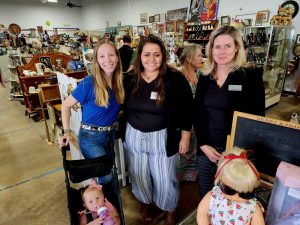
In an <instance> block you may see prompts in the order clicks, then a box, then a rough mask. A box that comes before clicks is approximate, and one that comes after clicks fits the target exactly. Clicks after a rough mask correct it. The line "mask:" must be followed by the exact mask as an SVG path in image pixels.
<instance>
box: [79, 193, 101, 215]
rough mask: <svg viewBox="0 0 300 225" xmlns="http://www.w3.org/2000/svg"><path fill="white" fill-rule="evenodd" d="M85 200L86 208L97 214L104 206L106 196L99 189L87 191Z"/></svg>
mask: <svg viewBox="0 0 300 225" xmlns="http://www.w3.org/2000/svg"><path fill="white" fill-rule="evenodd" d="M83 199H84V204H85V207H86V208H87V209H88V210H90V211H91V212H97V210H98V209H99V208H100V207H102V206H104V195H103V193H102V191H100V190H99V189H97V188H93V189H91V190H88V191H86V192H85V193H84V196H83Z"/></svg>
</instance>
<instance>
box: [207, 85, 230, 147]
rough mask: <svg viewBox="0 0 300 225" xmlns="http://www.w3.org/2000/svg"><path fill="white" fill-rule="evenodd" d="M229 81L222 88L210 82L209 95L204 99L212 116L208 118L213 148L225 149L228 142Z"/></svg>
mask: <svg viewBox="0 0 300 225" xmlns="http://www.w3.org/2000/svg"><path fill="white" fill-rule="evenodd" d="M227 81H228V80H226V81H225V82H224V84H223V86H222V87H221V88H220V87H219V86H218V85H217V83H216V82H215V81H214V80H210V82H209V86H208V90H207V95H206V96H205V98H204V106H205V108H206V110H207V112H208V114H209V115H210V116H209V117H208V133H209V134H210V136H211V139H212V144H213V146H216V147H220V148H223V147H225V146H223V144H224V143H225V142H226V139H224V138H226V137H224V133H226V116H225V111H226V109H227V108H228V94H227V88H228V82H227Z"/></svg>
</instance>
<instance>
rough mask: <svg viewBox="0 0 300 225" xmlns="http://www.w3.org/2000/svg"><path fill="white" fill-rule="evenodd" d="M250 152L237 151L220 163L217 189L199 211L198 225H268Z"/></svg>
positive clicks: (214, 188)
mask: <svg viewBox="0 0 300 225" xmlns="http://www.w3.org/2000/svg"><path fill="white" fill-rule="evenodd" d="M249 152H250V151H246V150H243V149H241V148H238V147H234V148H233V149H232V150H231V151H226V152H224V153H223V155H222V157H221V158H220V161H219V163H218V170H217V173H216V176H215V186H214V187H213V189H212V190H211V191H210V192H208V193H207V194H206V195H205V197H204V198H203V199H202V201H201V202H200V204H199V206H198V210H197V223H198V225H216V224H221V225H250V224H252V225H264V224H265V223H264V219H263V215H262V209H261V207H260V204H259V202H258V201H257V200H256V199H255V196H254V194H253V191H254V190H255V189H256V188H257V187H258V186H259V185H260V178H259V174H258V172H257V170H256V168H255V167H254V165H253V164H252V163H251V162H250V161H249V160H248V159H247V153H249Z"/></svg>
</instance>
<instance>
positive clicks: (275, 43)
mask: <svg viewBox="0 0 300 225" xmlns="http://www.w3.org/2000/svg"><path fill="white" fill-rule="evenodd" d="M239 29H240V31H241V33H242V35H243V39H244V41H245V42H246V43H247V45H248V46H249V47H248V55H247V61H248V62H251V63H254V64H255V65H256V66H257V67H261V68H263V80H264V86H265V95H266V107H270V106H272V105H274V104H276V103H278V102H279V101H280V96H281V92H282V89H283V84H284V79H285V71H286V66H287V60H288V56H289V51H290V50H291V44H292V40H293V34H294V28H293V27H286V26H265V27H244V28H239Z"/></svg>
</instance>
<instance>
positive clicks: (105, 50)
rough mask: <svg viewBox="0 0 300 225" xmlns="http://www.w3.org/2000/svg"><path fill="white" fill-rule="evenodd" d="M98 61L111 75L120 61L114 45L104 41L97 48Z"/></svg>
mask: <svg viewBox="0 0 300 225" xmlns="http://www.w3.org/2000/svg"><path fill="white" fill-rule="evenodd" d="M97 62H98V63H99V66H100V67H101V68H102V70H103V71H104V72H105V74H106V75H108V76H111V75H112V74H113V73H114V71H115V69H116V67H117V63H118V56H117V54H116V51H115V49H114V47H113V46H111V45H110V44H107V43H104V44H103V45H101V46H100V47H99V48H98V50H97Z"/></svg>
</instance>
